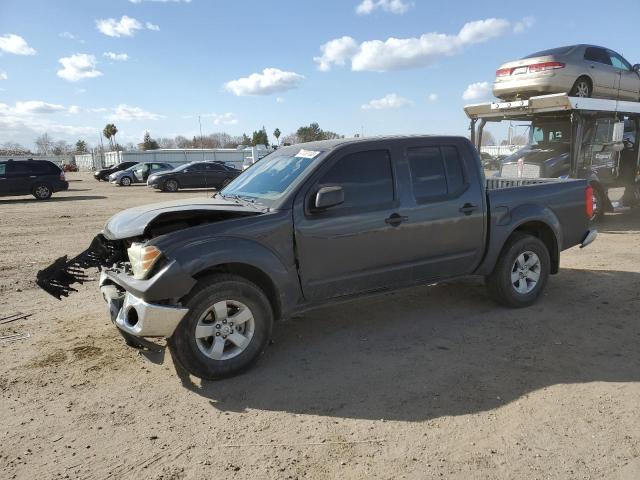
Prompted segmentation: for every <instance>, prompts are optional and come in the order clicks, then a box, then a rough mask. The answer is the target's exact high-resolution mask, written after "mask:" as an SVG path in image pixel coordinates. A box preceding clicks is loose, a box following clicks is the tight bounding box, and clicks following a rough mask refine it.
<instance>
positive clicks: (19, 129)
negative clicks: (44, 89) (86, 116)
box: [0, 100, 95, 139]
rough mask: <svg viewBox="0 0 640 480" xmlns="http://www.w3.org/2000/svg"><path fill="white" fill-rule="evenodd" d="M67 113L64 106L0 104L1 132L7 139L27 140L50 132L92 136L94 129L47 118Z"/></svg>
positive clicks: (36, 103)
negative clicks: (27, 137)
mask: <svg viewBox="0 0 640 480" xmlns="http://www.w3.org/2000/svg"><path fill="white" fill-rule="evenodd" d="M63 111H65V107H63V106H62V105H57V104H52V103H47V102H43V101H41V100H28V101H24V102H16V104H15V106H14V107H11V106H9V105H7V104H5V103H0V131H2V132H3V135H4V136H6V137H7V138H16V139H20V138H25V136H26V135H29V136H33V134H34V133H35V134H40V133H43V132H48V133H51V134H57V135H67V136H77V135H84V134H90V133H93V132H94V131H95V128H93V127H87V126H83V127H77V126H73V125H64V124H60V123H57V122H55V121H53V120H51V119H49V118H47V116H48V115H49V114H52V113H58V112H63Z"/></svg>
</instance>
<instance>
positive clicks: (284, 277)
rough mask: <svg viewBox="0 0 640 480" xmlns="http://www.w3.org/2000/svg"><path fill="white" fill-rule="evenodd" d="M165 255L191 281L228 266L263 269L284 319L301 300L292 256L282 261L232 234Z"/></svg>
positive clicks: (259, 245) (201, 239)
mask: <svg viewBox="0 0 640 480" xmlns="http://www.w3.org/2000/svg"><path fill="white" fill-rule="evenodd" d="M289 250H291V247H290V245H289ZM166 253H167V256H168V257H169V258H171V259H172V260H175V261H176V262H178V264H180V266H181V267H182V270H183V271H184V272H185V273H186V274H188V275H190V276H191V277H192V278H193V277H196V276H197V275H198V274H200V273H202V272H206V271H207V270H213V269H215V268H216V267H218V266H221V265H227V264H241V265H246V266H249V267H253V268H255V269H258V270H260V271H261V272H262V273H263V274H264V275H265V276H266V277H267V278H269V279H270V280H271V283H272V284H273V286H274V289H275V291H276V295H277V299H276V300H277V302H278V303H279V305H280V308H281V310H282V316H283V317H285V318H286V317H287V316H288V314H289V313H290V312H291V311H292V309H293V308H294V306H295V305H296V304H297V303H298V300H299V299H300V298H301V297H302V293H301V291H300V285H299V283H298V275H297V270H296V265H295V261H294V259H293V257H292V258H283V257H282V256H281V255H279V254H278V253H277V252H275V251H274V250H272V249H271V248H269V247H268V246H266V245H264V244H262V243H259V242H258V241H255V240H251V239H247V238H242V237H238V236H230V235H227V236H225V235H223V236H215V237H213V238H211V237H209V238H207V237H196V238H194V239H192V240H190V241H189V242H188V243H186V244H184V243H183V244H181V245H179V248H175V249H171V248H169V249H167V251H166Z"/></svg>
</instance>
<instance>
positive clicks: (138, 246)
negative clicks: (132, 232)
mask: <svg viewBox="0 0 640 480" xmlns="http://www.w3.org/2000/svg"><path fill="white" fill-rule="evenodd" d="M127 254H128V255H129V261H130V262H131V269H132V270H133V278H135V279H136V280H143V279H144V278H146V277H147V275H149V272H150V271H151V269H152V268H153V266H154V265H155V263H156V261H157V260H158V259H159V258H160V255H161V252H160V250H158V248H156V247H154V246H152V245H150V246H147V247H145V246H144V244H143V243H132V244H131V247H129V248H128V249H127Z"/></svg>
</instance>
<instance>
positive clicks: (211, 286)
mask: <svg viewBox="0 0 640 480" xmlns="http://www.w3.org/2000/svg"><path fill="white" fill-rule="evenodd" d="M183 304H184V305H185V306H186V307H187V308H188V309H189V313H187V315H186V316H185V317H184V318H183V319H182V321H181V322H180V324H179V325H178V327H177V328H176V330H175V332H174V333H173V336H172V337H171V338H170V339H169V341H168V344H169V349H170V351H171V355H172V356H173V359H174V360H175V361H176V362H177V363H178V364H179V365H180V366H182V367H183V368H184V369H185V370H187V371H188V372H189V373H191V374H192V375H195V376H196V377H199V378H202V379H206V380H217V379H221V378H225V377H230V376H233V375H237V374H238V373H240V372H242V371H244V370H246V369H247V368H249V367H250V366H251V365H252V364H253V363H254V362H255V361H256V360H257V359H258V357H259V356H260V355H261V354H262V352H263V351H264V349H265V347H266V345H267V342H268V341H269V339H270V338H271V329H272V326H273V311H272V309H271V305H270V303H269V300H268V299H267V297H266V295H265V294H264V292H263V291H262V290H261V289H260V288H259V287H258V286H256V285H255V284H253V283H252V282H249V281H248V280H245V279H244V278H242V277H239V276H236V275H226V274H219V275H213V276H210V277H207V278H205V279H202V280H201V281H200V282H199V283H198V285H196V287H195V288H194V290H193V292H192V293H190V294H189V295H188V296H187V298H186V299H185V300H184V301H183Z"/></svg>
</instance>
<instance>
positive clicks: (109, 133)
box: [102, 123, 118, 150]
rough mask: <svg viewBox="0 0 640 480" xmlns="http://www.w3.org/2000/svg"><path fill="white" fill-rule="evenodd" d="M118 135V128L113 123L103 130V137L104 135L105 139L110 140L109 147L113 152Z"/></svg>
mask: <svg viewBox="0 0 640 480" xmlns="http://www.w3.org/2000/svg"><path fill="white" fill-rule="evenodd" d="M116 133H118V127H116V126H115V125H114V124H113V123H107V124H106V125H105V127H104V128H103V129H102V135H104V138H106V139H107V140H109V147H110V148H111V150H113V149H114V148H115V145H116Z"/></svg>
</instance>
